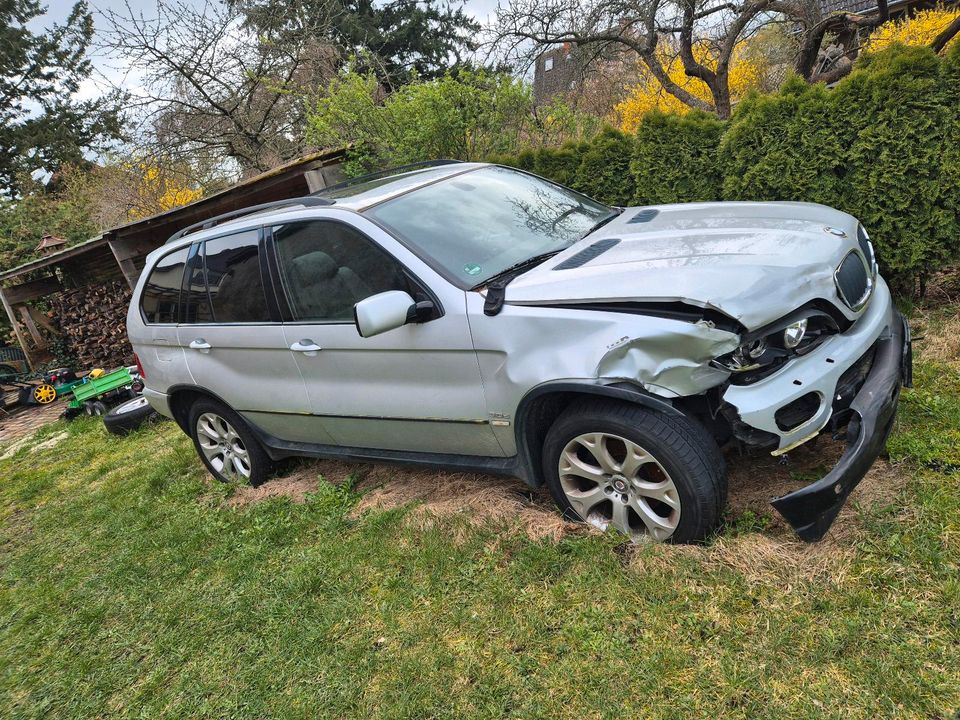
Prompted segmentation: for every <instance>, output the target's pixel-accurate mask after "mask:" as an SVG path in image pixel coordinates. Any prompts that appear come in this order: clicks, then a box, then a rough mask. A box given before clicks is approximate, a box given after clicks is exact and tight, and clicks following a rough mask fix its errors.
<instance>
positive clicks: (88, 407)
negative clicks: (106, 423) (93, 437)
mask: <svg viewBox="0 0 960 720" xmlns="http://www.w3.org/2000/svg"><path fill="white" fill-rule="evenodd" d="M83 412H84V414H86V415H89V416H90V417H101V416H103V415H106V413H107V406H106V405H105V404H103V403H102V402H100V401H99V400H87V401H86V402H85V403H83Z"/></svg>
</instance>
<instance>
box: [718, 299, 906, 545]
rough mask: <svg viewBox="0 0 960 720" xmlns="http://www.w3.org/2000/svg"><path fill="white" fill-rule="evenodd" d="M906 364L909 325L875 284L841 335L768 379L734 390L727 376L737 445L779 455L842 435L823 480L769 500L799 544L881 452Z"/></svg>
mask: <svg viewBox="0 0 960 720" xmlns="http://www.w3.org/2000/svg"><path fill="white" fill-rule="evenodd" d="M911 363H912V349H911V341H910V330H909V326H908V325H907V323H906V320H905V319H904V318H903V317H902V316H901V315H900V314H899V313H898V312H897V310H896V309H895V308H894V306H893V303H892V300H891V298H890V295H889V291H888V290H887V288H886V286H885V285H884V284H880V285H879V287H877V289H876V292H875V293H874V297H873V298H872V300H871V303H870V307H868V308H867V310H866V312H865V313H864V315H863V316H862V317H861V318H860V319H859V320H858V321H857V322H856V323H854V324H852V325H851V326H850V327H849V328H847V329H846V330H845V331H844V332H835V333H830V334H828V335H827V336H825V337H823V338H820V339H818V340H817V342H816V343H815V345H813V346H812V347H811V348H810V349H809V351H808V352H806V353H804V354H803V356H802V357H795V358H793V359H791V360H790V361H789V363H786V364H784V365H782V367H779V368H778V369H777V371H775V372H773V373H772V374H769V375H761V376H760V377H757V378H751V379H750V380H749V381H747V382H741V383H739V384H737V383H736V379H737V374H736V373H734V374H732V375H731V378H732V381H731V384H730V385H729V386H728V387H727V388H726V390H725V391H724V393H723V395H722V400H723V405H722V407H721V412H722V413H723V415H724V417H725V418H726V420H727V421H728V422H729V424H730V427H731V429H732V431H733V433H734V435H735V436H736V437H737V438H738V439H740V440H741V441H742V442H744V443H745V444H748V445H752V446H755V447H765V448H767V449H768V450H770V452H771V454H773V455H782V454H784V453H787V452H789V451H790V450H791V449H793V448H795V447H797V446H799V445H801V444H803V443H805V442H807V441H808V440H810V439H812V438H814V437H816V436H817V435H818V434H820V433H821V432H823V431H824V430H831V431H833V432H834V434H835V435H840V434H841V433H842V432H843V430H844V428H845V429H846V438H847V443H848V447H847V449H846V451H845V452H844V453H843V455H842V457H841V458H840V460H839V462H838V463H837V465H836V467H835V468H834V469H833V470H832V471H831V472H830V473H828V474H827V475H826V476H825V477H824V478H822V479H821V480H819V481H817V482H815V483H813V484H811V485H809V486H807V487H804V488H801V489H799V490H796V491H794V492H791V493H789V494H787V495H784V496H783V497H779V498H774V499H773V500H771V503H772V505H773V506H774V508H775V509H776V510H777V511H778V512H779V513H780V514H781V515H782V516H783V517H784V518H785V519H786V520H787V522H788V523H790V525H791V526H792V527H793V528H794V530H795V531H796V532H797V535H798V536H799V537H800V538H801V539H803V540H805V541H807V542H814V541H817V540H819V539H821V538H822V537H823V536H824V534H825V533H826V532H827V530H828V529H829V528H830V525H831V524H832V523H833V521H834V520H835V519H836V517H837V514H838V513H839V512H840V509H841V508H842V507H843V504H844V502H845V501H846V499H847V497H848V496H849V494H850V492H851V491H852V490H853V488H854V487H856V485H857V484H858V483H859V482H860V480H862V479H863V477H864V475H865V474H866V472H867V470H868V469H869V468H870V466H871V465H872V464H873V462H874V460H876V458H877V456H878V455H879V454H880V452H882V450H883V447H884V444H885V442H886V439H887V435H888V434H889V432H890V428H891V426H892V424H893V419H894V417H895V415H896V408H897V401H898V398H899V393H900V387H901V385H907V386H909V383H910V379H911ZM745 372H751V371H750V370H748V371H745ZM753 372H756V369H754V370H753ZM741 377H744V375H741Z"/></svg>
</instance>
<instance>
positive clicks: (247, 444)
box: [188, 398, 273, 487]
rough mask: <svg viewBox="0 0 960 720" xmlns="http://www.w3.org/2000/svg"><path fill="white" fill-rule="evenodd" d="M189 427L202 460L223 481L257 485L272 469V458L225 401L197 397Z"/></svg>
mask: <svg viewBox="0 0 960 720" xmlns="http://www.w3.org/2000/svg"><path fill="white" fill-rule="evenodd" d="M188 431H189V435H190V438H191V439H192V440H193V446H194V448H195V449H196V451H197V455H199V456H200V460H201V461H202V462H203V464H204V465H205V466H206V468H207V470H208V471H209V472H210V474H211V475H213V476H214V477H215V478H216V479H217V480H219V481H221V482H227V483H232V482H237V481H240V482H246V483H248V484H250V485H252V486H253V487H257V486H258V485H261V484H263V483H264V482H265V481H266V479H267V477H268V476H269V475H270V472H271V471H272V470H273V462H272V461H271V460H270V458H269V457H268V456H267V453H266V452H265V451H264V449H263V447H262V446H261V445H260V442H259V441H258V440H257V439H256V437H254V435H253V433H252V432H250V428H248V427H247V424H246V423H245V422H244V421H243V419H242V418H241V417H240V416H239V415H237V413H235V412H234V411H233V410H231V409H230V408H228V407H227V406H226V405H224V404H223V403H220V402H217V401H216V400H209V399H206V398H205V399H202V400H197V401H196V402H195V403H194V404H193V405H192V406H191V408H190V419H189V426H188ZM220 441H222V443H221V442H220ZM226 450H229V451H230V452H229V453H226ZM227 460H232V462H228V461H227ZM230 468H232V469H233V472H230V470H229V469H230Z"/></svg>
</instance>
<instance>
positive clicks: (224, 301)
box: [191, 230, 270, 323]
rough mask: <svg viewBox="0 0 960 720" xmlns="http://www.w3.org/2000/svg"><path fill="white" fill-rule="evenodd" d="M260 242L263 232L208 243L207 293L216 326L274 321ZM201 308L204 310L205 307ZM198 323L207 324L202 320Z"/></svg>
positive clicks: (205, 261) (206, 262)
mask: <svg viewBox="0 0 960 720" xmlns="http://www.w3.org/2000/svg"><path fill="white" fill-rule="evenodd" d="M259 241H260V234H259V232H258V231H257V230H248V231H246V232H242V233H237V234H236V235H225V236H223V237H218V238H214V239H212V240H207V241H206V243H204V245H205V248H204V266H205V267H206V275H207V293H208V295H209V298H210V300H209V302H210V306H211V309H212V312H213V321H214V322H217V323H244V322H248V323H249V322H269V321H270V312H269V311H268V309H267V300H266V296H265V295H264V292H263V278H262V277H261V275H260V242H259ZM192 284H193V285H194V286H195V285H196V284H197V283H195V282H194V283H192ZM191 295H192V293H191ZM201 299H202V298H201ZM198 307H199V308H201V309H202V303H200V304H199V305H198ZM194 322H204V321H203V320H200V319H199V318H198V319H197V320H195V321H194Z"/></svg>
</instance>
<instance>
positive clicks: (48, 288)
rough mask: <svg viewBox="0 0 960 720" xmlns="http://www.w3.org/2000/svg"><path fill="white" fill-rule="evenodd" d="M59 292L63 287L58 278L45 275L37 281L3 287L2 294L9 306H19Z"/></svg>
mask: <svg viewBox="0 0 960 720" xmlns="http://www.w3.org/2000/svg"><path fill="white" fill-rule="evenodd" d="M61 290H63V285H62V284H61V283H60V278H58V277H57V276H56V275H47V276H46V277H43V278H40V279H39V280H31V281H30V282H25V283H21V284H20V285H11V286H10V287H5V288H4V289H3V294H4V295H6V296H7V302H9V303H10V304H11V305H19V304H20V303H22V302H26V301H27V300H36V299H37V298H41V297H46V296H47V295H52V294H53V293H55V292H60V291H61Z"/></svg>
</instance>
